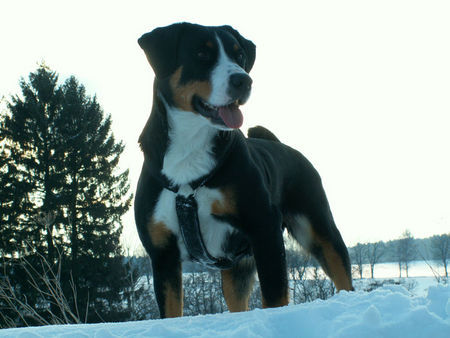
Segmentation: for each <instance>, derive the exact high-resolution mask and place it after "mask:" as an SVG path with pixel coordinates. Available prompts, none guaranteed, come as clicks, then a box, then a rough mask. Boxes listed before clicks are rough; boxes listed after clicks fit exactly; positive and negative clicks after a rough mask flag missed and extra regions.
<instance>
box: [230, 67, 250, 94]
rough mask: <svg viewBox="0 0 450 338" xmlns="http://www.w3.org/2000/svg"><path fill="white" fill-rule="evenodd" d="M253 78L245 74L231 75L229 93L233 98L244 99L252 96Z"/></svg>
mask: <svg viewBox="0 0 450 338" xmlns="http://www.w3.org/2000/svg"><path fill="white" fill-rule="evenodd" d="M252 82H253V80H252V78H251V77H250V76H249V75H248V74H245V73H235V74H231V75H230V85H229V93H230V95H231V97H233V98H234V97H235V98H244V97H246V96H248V95H249V94H250V89H251V88H252Z"/></svg>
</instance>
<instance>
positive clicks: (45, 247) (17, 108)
mask: <svg viewBox="0 0 450 338" xmlns="http://www.w3.org/2000/svg"><path fill="white" fill-rule="evenodd" d="M57 81H58V76H57V75H56V73H54V72H52V71H50V69H48V67H46V66H45V65H41V66H40V67H39V68H38V70H37V71H36V72H35V73H31V74H30V76H29V81H28V82H26V81H25V80H23V79H22V80H21V82H20V87H21V90H22V96H19V95H16V96H14V97H13V98H12V102H10V103H9V104H8V110H9V111H8V112H7V114H6V115H5V116H4V118H3V119H2V123H1V130H2V134H1V135H2V136H1V140H0V142H3V150H2V154H1V157H2V169H1V181H2V189H3V191H4V192H3V193H4V194H5V195H6V196H4V198H2V202H1V203H2V210H4V211H5V213H4V214H3V215H2V227H1V238H2V247H3V248H4V249H5V248H8V249H6V250H7V252H8V253H9V254H10V255H14V254H19V255H20V254H22V253H23V252H26V251H29V250H30V249H31V248H30V246H29V245H28V244H27V243H32V244H33V249H36V250H40V251H46V253H47V259H48V260H49V261H53V260H54V255H55V253H54V247H55V244H54V236H53V232H54V230H55V227H58V225H57V224H56V223H55V222H53V223H52V224H51V225H50V226H49V227H48V228H45V225H43V224H40V223H39V222H37V221H36V219H35V217H36V216H37V215H38V214H39V213H44V214H45V213H49V212H51V211H53V210H55V209H56V208H57V206H58V203H57V201H56V199H55V194H56V193H57V192H58V191H59V190H61V184H60V176H59V175H58V173H57V172H56V171H55V166H54V163H55V161H54V159H53V158H52V157H53V154H54V152H55V148H56V147H58V143H59V140H58V138H57V135H56V134H55V133H54V125H55V121H56V120H57V119H58V115H59V113H60V102H61V95H60V90H58V88H57Z"/></svg>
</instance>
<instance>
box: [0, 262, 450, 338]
mask: <svg viewBox="0 0 450 338" xmlns="http://www.w3.org/2000/svg"><path fill="white" fill-rule="evenodd" d="M409 274H410V276H415V277H414V278H408V279H404V280H403V285H406V286H407V287H408V288H411V290H410V291H408V290H407V289H406V288H405V287H404V286H400V285H385V286H383V287H381V288H379V289H376V290H374V291H372V292H364V291H356V292H340V293H339V294H337V295H335V296H334V297H332V298H330V299H328V300H326V301H323V300H316V301H314V302H311V303H304V304H300V305H290V306H287V307H283V308H278V309H266V310H261V309H256V310H253V311H250V312H244V313H222V314H216V315H206V316H196V317H184V318H176V319H164V320H146V321H140V322H128V323H105V324H84V325H61V326H45V327H32V328H20V329H4V330H0V337H23V338H27V337H33V338H35V337H36V338H38V337H64V338H66V337H74V338H75V337H77V338H78V337H98V338H106V337H215V338H216V337H239V338H242V337H277V338H278V337H346V338H352V337H355V338H360V337H383V338H384V337H393V338H394V337H395V338H398V337H408V338H414V337H421V338H422V337H423V338H428V337H433V338H440V337H442V338H449V337H450V285H437V282H436V280H435V279H434V278H433V277H432V273H431V270H430V269H429V268H428V266H427V265H426V264H425V263H423V262H416V263H414V264H412V266H411V268H410V271H409ZM375 276H377V277H380V278H379V279H377V280H378V281H381V280H384V279H386V278H391V279H393V281H394V282H398V278H395V277H394V276H398V267H397V266H396V265H395V264H393V263H386V264H380V265H377V266H376V267H375ZM372 282H373V281H372V280H369V279H363V280H355V288H356V290H363V289H365V288H367V287H368V286H369V284H370V283H372Z"/></svg>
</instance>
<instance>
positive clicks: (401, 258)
mask: <svg viewBox="0 0 450 338" xmlns="http://www.w3.org/2000/svg"><path fill="white" fill-rule="evenodd" d="M415 258H416V245H415V243H414V237H413V236H412V234H411V231H409V230H405V231H404V232H403V234H402V236H401V237H400V239H399V240H398V243H397V261H398V266H399V271H400V278H401V277H402V267H403V268H404V269H405V272H406V277H409V275H408V270H409V265H410V263H411V261H412V260H414V259H415Z"/></svg>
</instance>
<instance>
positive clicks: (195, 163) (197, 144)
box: [153, 109, 233, 260]
mask: <svg viewBox="0 0 450 338" xmlns="http://www.w3.org/2000/svg"><path fill="white" fill-rule="evenodd" d="M168 122H169V125H170V127H171V128H170V131H169V144H168V148H167V151H166V154H165V156H164V162H163V168H162V173H163V174H164V175H165V176H166V177H167V178H169V179H170V180H171V182H172V183H173V184H175V185H178V186H179V187H180V188H179V191H178V194H182V195H184V196H189V195H190V194H192V193H194V195H195V199H196V201H197V205H198V210H197V211H198V219H199V223H200V231H201V234H202V237H203V241H204V243H205V246H206V249H207V250H208V252H209V254H210V255H212V256H214V257H216V258H219V257H226V255H225V253H224V251H223V242H224V240H225V238H226V237H227V234H229V233H231V232H233V228H232V227H231V226H230V225H229V224H227V223H225V222H222V221H219V220H217V219H216V218H214V217H213V216H212V214H211V206H212V204H213V203H214V202H215V201H218V202H219V203H221V202H222V201H223V199H224V196H223V195H222V193H221V192H220V190H218V189H209V188H206V187H203V186H201V187H199V188H197V189H196V191H195V192H194V191H193V190H192V188H191V187H190V185H189V183H190V182H192V181H194V180H196V179H198V178H200V177H202V176H205V175H207V174H208V173H210V171H211V170H212V169H213V168H214V167H215V165H216V161H215V158H214V156H213V154H212V146H213V144H212V140H213V138H214V136H215V133H216V132H217V131H216V130H214V129H213V128H211V127H210V125H209V124H208V122H207V121H206V120H205V119H204V118H202V117H201V116H198V115H195V114H193V113H191V112H186V111H182V110H176V109H170V110H169V109H168ZM176 195H177V194H175V193H174V192H172V191H169V190H167V189H163V190H162V191H161V194H160V196H159V198H158V202H157V203H156V206H155V209H154V213H153V220H154V221H155V222H162V223H164V224H165V225H166V226H167V228H168V229H169V230H171V231H172V232H173V233H174V234H175V235H176V236H177V237H178V246H179V248H180V253H181V258H182V259H183V260H186V259H188V258H189V255H188V253H187V250H186V247H185V244H184V242H183V239H182V236H181V234H180V227H179V223H178V218H177V213H176V209H175V198H176Z"/></svg>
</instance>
